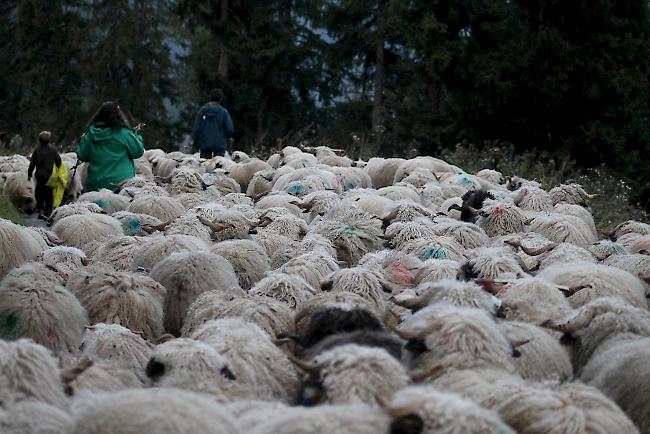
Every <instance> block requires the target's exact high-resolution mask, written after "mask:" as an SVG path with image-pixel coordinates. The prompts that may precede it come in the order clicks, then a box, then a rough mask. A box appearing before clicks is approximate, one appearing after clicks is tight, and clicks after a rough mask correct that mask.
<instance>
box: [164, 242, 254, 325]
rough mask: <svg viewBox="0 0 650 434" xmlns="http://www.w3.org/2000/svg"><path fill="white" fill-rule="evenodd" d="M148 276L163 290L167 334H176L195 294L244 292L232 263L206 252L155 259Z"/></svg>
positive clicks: (239, 293) (242, 293) (185, 253)
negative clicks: (165, 292)
mask: <svg viewBox="0 0 650 434" xmlns="http://www.w3.org/2000/svg"><path fill="white" fill-rule="evenodd" d="M151 278H152V279H154V280H156V281H157V282H159V283H160V284H162V285H163V286H164V287H165V288H166V289H167V295H166V296H165V302H164V324H165V330H167V332H168V333H172V334H174V335H178V334H179V333H180V329H181V326H182V325H183V320H184V318H185V312H186V311H187V308H188V307H189V305H190V304H192V302H193V301H194V300H195V299H196V297H197V296H198V295H199V294H201V293H203V292H205V291H209V290H212V289H214V290H218V291H222V292H223V293H224V294H232V295H244V294H245V293H244V291H243V290H242V289H241V288H240V287H239V281H238V279H237V276H236V275H235V272H234V270H233V268H232V265H230V263H229V262H228V261H227V260H226V259H225V258H224V257H222V256H219V255H216V254H214V253H210V252H178V253H173V254H171V255H170V256H169V257H167V258H165V259H163V260H162V261H160V262H158V263H157V264H156V265H155V266H154V267H153V269H152V270H151Z"/></svg>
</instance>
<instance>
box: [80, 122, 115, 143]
mask: <svg viewBox="0 0 650 434" xmlns="http://www.w3.org/2000/svg"><path fill="white" fill-rule="evenodd" d="M118 129H119V128H109V127H107V126H106V125H104V124H103V123H101V122H100V123H98V124H95V125H91V126H89V127H88V131H87V134H89V135H90V137H91V138H92V139H93V140H94V141H96V142H99V141H102V140H108V139H110V138H111V136H113V134H114V132H115V131H116V130H118Z"/></svg>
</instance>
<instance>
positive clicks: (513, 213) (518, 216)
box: [476, 199, 526, 237]
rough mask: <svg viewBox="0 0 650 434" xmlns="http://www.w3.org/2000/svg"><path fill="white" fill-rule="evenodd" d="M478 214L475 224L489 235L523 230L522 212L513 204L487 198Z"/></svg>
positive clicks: (523, 219)
mask: <svg viewBox="0 0 650 434" xmlns="http://www.w3.org/2000/svg"><path fill="white" fill-rule="evenodd" d="M479 215H480V216H481V217H480V218H479V219H478V221H477V222H476V224H478V225H479V226H480V227H481V228H482V229H483V230H484V231H485V233H486V234H487V235H488V236H489V237H494V236H497V235H507V234H513V233H517V232H523V231H524V222H525V220H526V219H525V216H524V213H523V212H522V211H521V210H520V209H519V208H518V207H516V206H515V205H514V204H510V203H507V202H499V201H496V200H491V199H487V200H486V201H485V202H484V204H483V207H482V208H481V212H480V213H479Z"/></svg>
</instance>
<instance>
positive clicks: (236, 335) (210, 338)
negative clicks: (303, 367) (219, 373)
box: [191, 318, 300, 404]
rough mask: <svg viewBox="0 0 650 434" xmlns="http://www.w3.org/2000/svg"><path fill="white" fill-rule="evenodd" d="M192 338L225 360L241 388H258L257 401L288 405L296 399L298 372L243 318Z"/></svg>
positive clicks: (212, 325) (215, 323)
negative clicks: (245, 386)
mask: <svg viewBox="0 0 650 434" xmlns="http://www.w3.org/2000/svg"><path fill="white" fill-rule="evenodd" d="M191 337H192V338H193V339H196V340H198V341H200V342H205V343H206V344H208V345H210V346H212V347H213V348H214V349H216V350H217V352H219V354H221V355H222V356H224V357H225V358H226V359H227V360H228V362H229V367H230V370H231V372H232V373H233V374H234V376H235V377H236V378H237V382H238V384H242V385H249V386H254V387H255V391H254V393H255V397H256V399H263V400H278V401H281V402H284V403H287V404H289V403H291V402H292V401H293V400H294V398H295V396H296V395H297V392H298V387H299V383H300V382H299V379H298V373H297V371H296V369H295V368H294V367H293V365H292V363H291V362H290V361H289V358H288V356H287V355H286V354H285V353H284V352H283V351H282V350H281V349H279V348H278V347H277V346H275V344H274V343H273V342H272V341H271V337H270V336H269V335H268V334H267V333H266V332H265V331H263V330H262V329H261V328H260V327H259V326H257V325H256V324H253V323H250V322H247V321H244V320H242V319H240V318H224V319H219V320H212V321H208V322H206V323H205V324H203V325H202V326H201V327H200V328H199V329H198V330H196V332H194V333H193V334H192V335H191ZM242 343H245V345H242ZM252 397H253V396H249V398H252Z"/></svg>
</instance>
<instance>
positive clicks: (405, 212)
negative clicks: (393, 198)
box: [382, 201, 432, 225]
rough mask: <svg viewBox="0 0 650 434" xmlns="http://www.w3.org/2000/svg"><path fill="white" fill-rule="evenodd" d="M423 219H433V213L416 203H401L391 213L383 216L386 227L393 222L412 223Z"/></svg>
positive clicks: (397, 203) (392, 208) (396, 204)
mask: <svg viewBox="0 0 650 434" xmlns="http://www.w3.org/2000/svg"><path fill="white" fill-rule="evenodd" d="M423 217H424V218H426V219H430V218H431V217H432V211H431V210H430V209H428V208H426V207H424V206H422V205H420V204H417V203H414V202H409V201H399V202H396V203H395V205H394V206H393V207H391V209H390V211H388V213H386V214H385V215H384V216H383V219H382V220H383V221H384V224H385V225H388V224H390V223H392V222H397V221H400V222H410V221H413V220H415V219H418V218H423Z"/></svg>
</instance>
